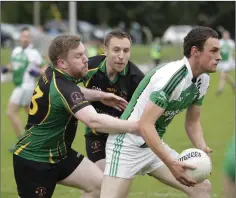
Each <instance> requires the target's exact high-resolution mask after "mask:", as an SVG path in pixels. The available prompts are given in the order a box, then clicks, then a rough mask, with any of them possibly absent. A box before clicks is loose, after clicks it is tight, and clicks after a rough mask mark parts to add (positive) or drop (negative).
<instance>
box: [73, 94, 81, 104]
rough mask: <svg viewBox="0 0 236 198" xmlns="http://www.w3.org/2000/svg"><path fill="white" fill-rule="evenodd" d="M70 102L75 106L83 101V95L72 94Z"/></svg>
mask: <svg viewBox="0 0 236 198" xmlns="http://www.w3.org/2000/svg"><path fill="white" fill-rule="evenodd" d="M71 100H72V101H73V103H74V104H77V103H79V102H81V101H82V100H83V95H82V93H80V92H73V93H72V94H71Z"/></svg>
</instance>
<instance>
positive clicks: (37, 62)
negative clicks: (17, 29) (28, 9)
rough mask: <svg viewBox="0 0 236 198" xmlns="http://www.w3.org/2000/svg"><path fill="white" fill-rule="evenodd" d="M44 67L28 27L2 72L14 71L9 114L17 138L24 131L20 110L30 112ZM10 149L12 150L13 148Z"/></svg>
mask: <svg viewBox="0 0 236 198" xmlns="http://www.w3.org/2000/svg"><path fill="white" fill-rule="evenodd" d="M43 67H44V65H43V58H42V56H41V54H40V53H39V52H38V50H36V49H35V48H33V45H32V43H31V33H30V31H29V29H28V28H27V27H26V28H24V29H22V31H21V33H20V46H17V47H15V48H14V49H13V51H12V54H11V61H10V63H9V64H8V66H7V67H4V68H3V69H2V73H6V72H12V75H13V84H14V86H15V88H14V90H13V92H12V94H11V96H10V99H9V103H8V110H7V114H8V117H9V120H10V121H11V124H12V127H13V129H14V131H15V134H16V136H17V138H20V137H21V135H22V131H23V127H22V124H21V121H20V118H19V117H18V112H19V110H20V108H22V107H23V108H24V109H25V111H26V112H27V113H28V109H29V104H30V100H31V96H32V94H33V90H34V87H35V77H37V76H39V75H40V71H41V69H43ZM9 151H11V152H12V151H13V149H12V148H11V149H9Z"/></svg>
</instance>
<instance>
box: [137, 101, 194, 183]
mask: <svg viewBox="0 0 236 198" xmlns="http://www.w3.org/2000/svg"><path fill="white" fill-rule="evenodd" d="M164 111H165V109H163V108H161V107H159V106H157V105H156V104H155V103H153V102H152V101H151V100H149V101H148V102H147V105H146V107H145V108H144V111H143V114H142V116H141V119H140V125H139V126H140V134H141V135H142V137H143V139H144V140H145V142H146V144H147V145H148V146H149V147H150V148H151V149H152V151H153V152H154V153H155V154H156V155H157V156H158V157H159V158H160V159H161V160H162V161H163V162H164V163H165V165H166V166H167V167H168V168H169V169H170V171H171V172H172V174H173V176H174V177H175V178H176V179H177V180H178V181H179V182H180V183H182V184H184V185H186V186H194V185H195V184H196V182H195V181H194V180H192V179H191V178H188V176H187V175H186V173H185V170H186V169H193V168H194V167H191V166H189V165H187V164H184V163H181V162H179V161H177V160H174V159H173V158H172V157H171V156H170V154H169V153H168V152H167V151H166V149H165V147H164V145H163V144H162V141H161V139H160V137H159V135H158V133H157V130H156V127H155V123H156V120H157V119H158V118H159V117H160V116H161V115H162V114H163V112H164Z"/></svg>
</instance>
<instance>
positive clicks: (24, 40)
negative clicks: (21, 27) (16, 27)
mask: <svg viewBox="0 0 236 198" xmlns="http://www.w3.org/2000/svg"><path fill="white" fill-rule="evenodd" d="M30 43H31V34H30V31H28V30H25V31H23V32H21V34H20V44H21V46H22V47H23V48H26V47H27V46H28V45H29V44H30Z"/></svg>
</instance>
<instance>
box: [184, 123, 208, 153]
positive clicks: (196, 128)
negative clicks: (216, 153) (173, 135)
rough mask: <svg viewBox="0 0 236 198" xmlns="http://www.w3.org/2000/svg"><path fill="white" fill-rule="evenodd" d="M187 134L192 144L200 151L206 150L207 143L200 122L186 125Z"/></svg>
mask: <svg viewBox="0 0 236 198" xmlns="http://www.w3.org/2000/svg"><path fill="white" fill-rule="evenodd" d="M185 129H186V132H187V134H188V137H189V139H190V140H191V142H192V144H193V145H194V146H195V147H196V148H199V149H202V150H204V149H205V148H206V143H205V140H204V137H203V131H202V126H201V123H200V122H199V121H198V122H188V123H186V125H185Z"/></svg>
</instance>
